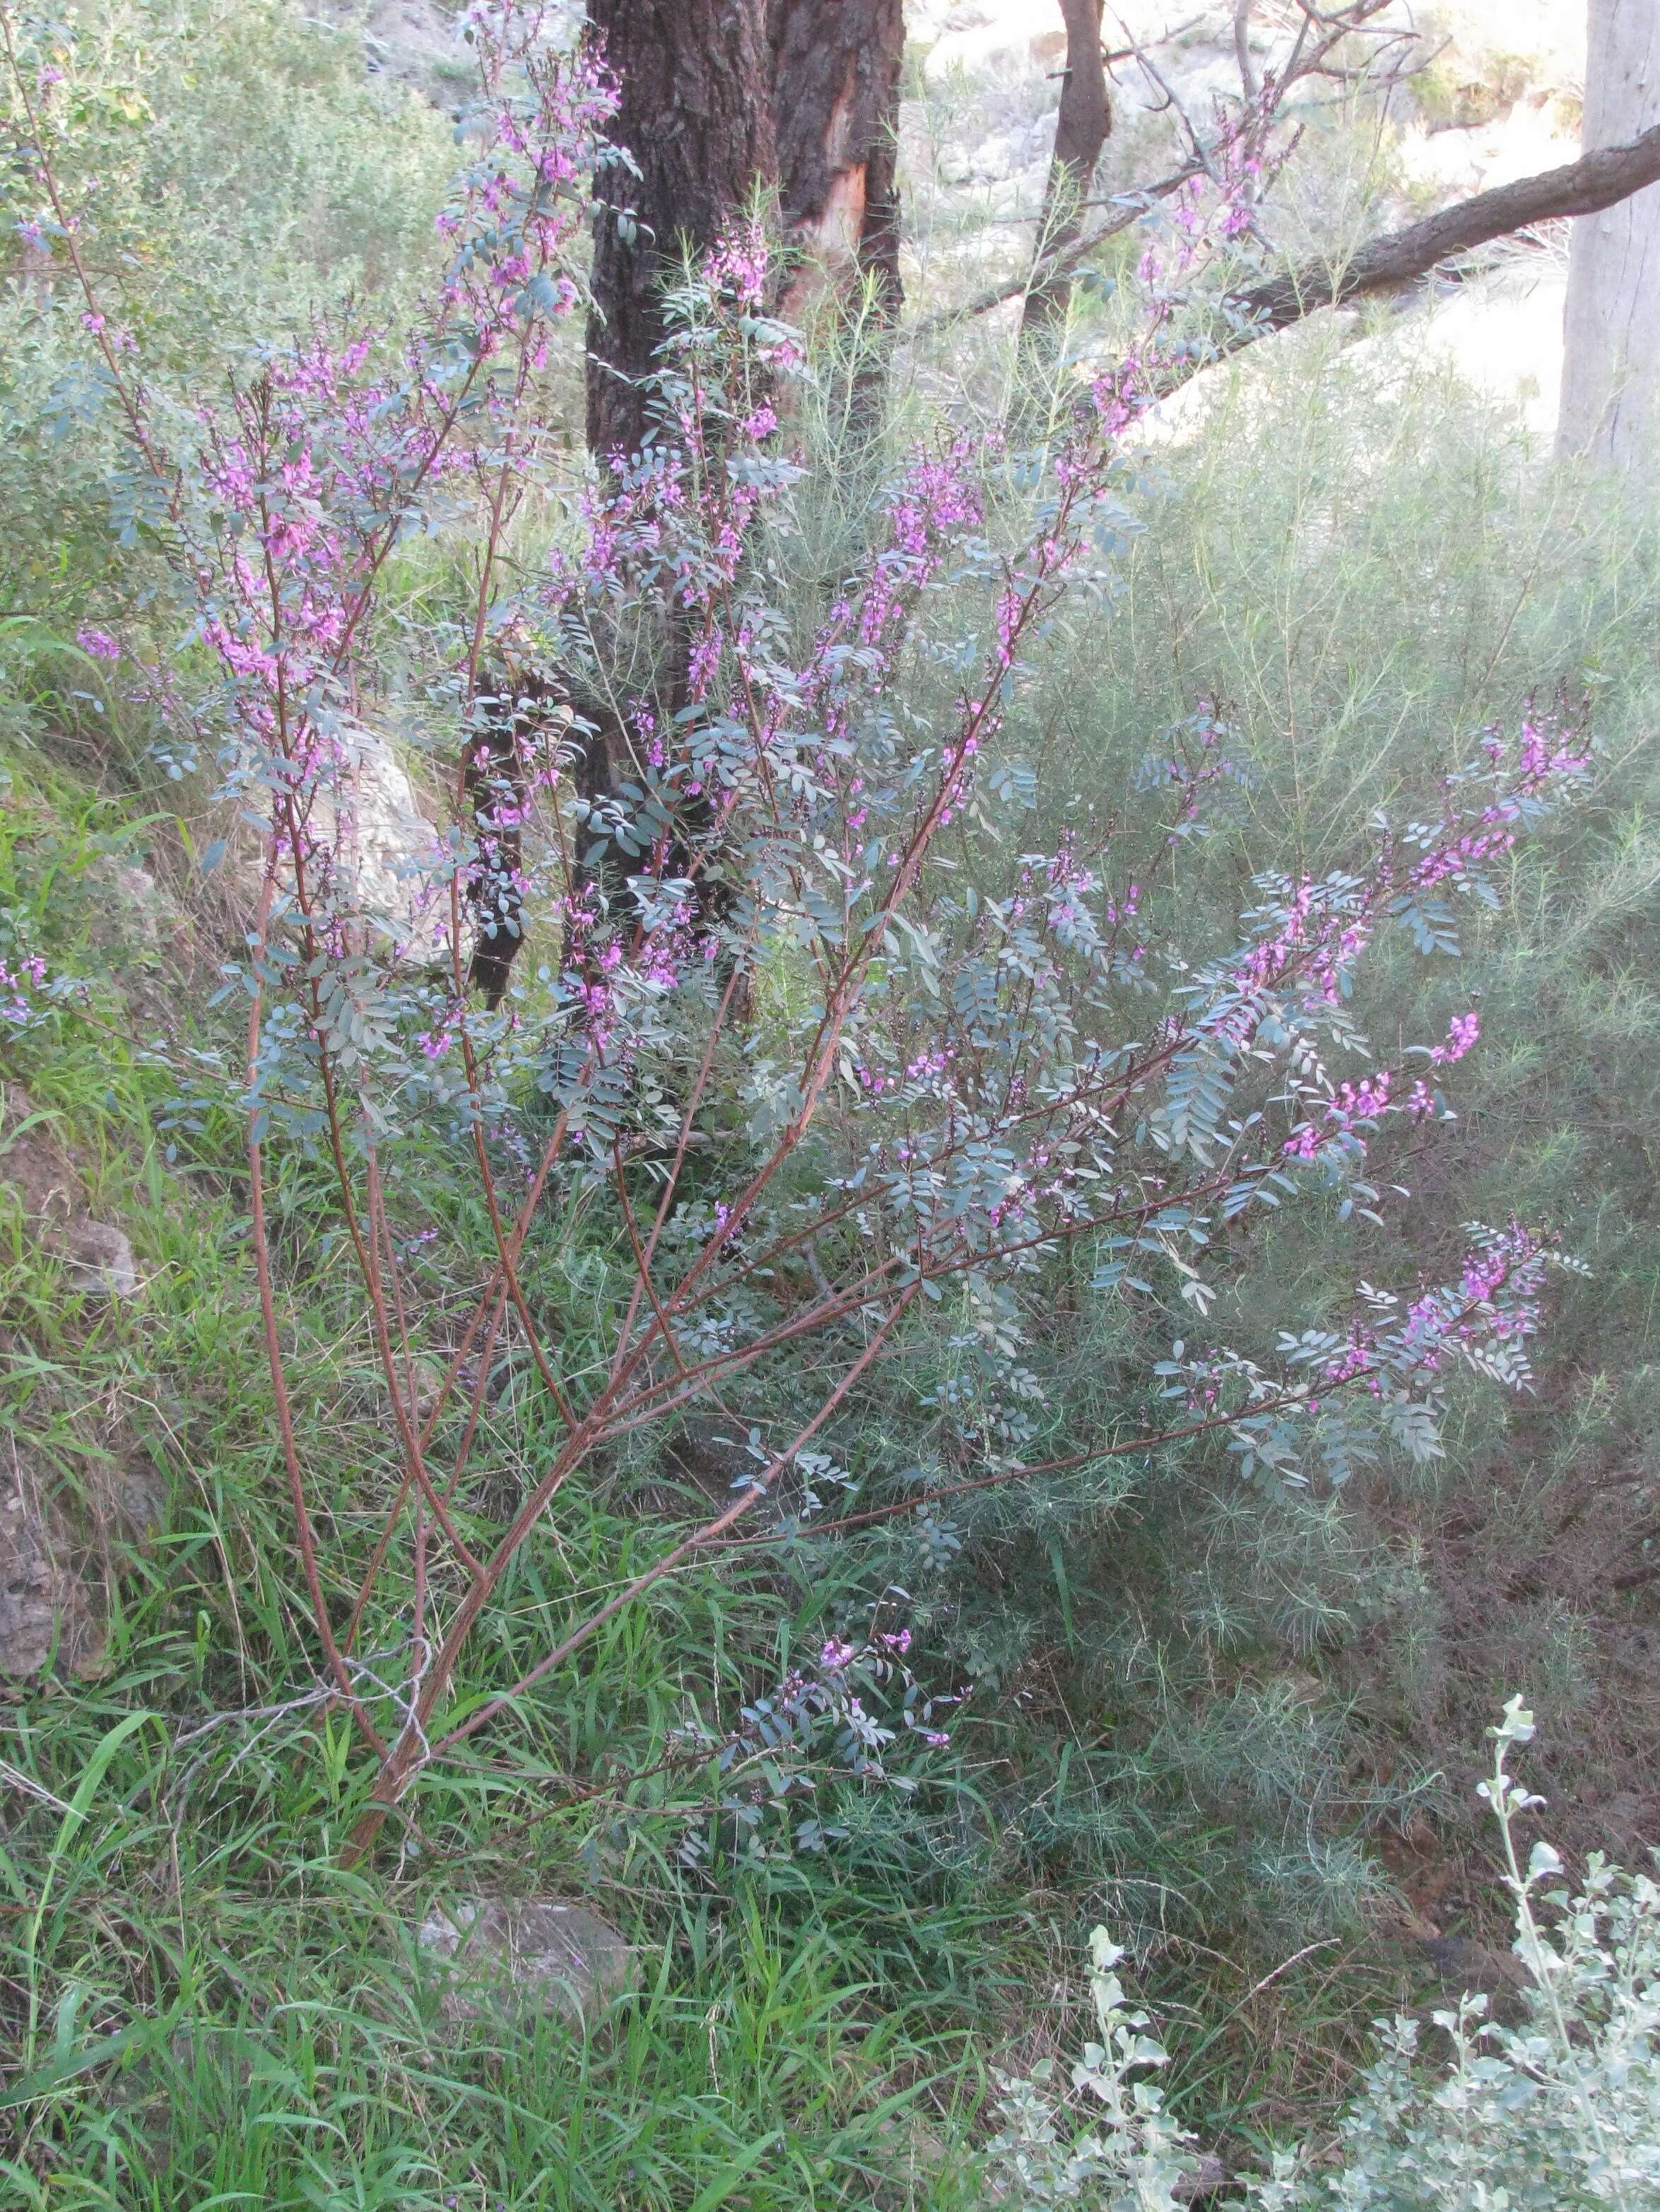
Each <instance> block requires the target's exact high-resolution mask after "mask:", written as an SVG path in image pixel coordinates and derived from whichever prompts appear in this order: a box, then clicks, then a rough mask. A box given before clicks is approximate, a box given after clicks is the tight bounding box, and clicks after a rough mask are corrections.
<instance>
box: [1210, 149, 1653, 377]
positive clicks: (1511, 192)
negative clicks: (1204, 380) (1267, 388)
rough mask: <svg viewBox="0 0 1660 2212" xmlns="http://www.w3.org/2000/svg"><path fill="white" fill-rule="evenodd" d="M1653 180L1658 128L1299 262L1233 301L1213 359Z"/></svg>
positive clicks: (1596, 207)
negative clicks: (1343, 256)
mask: <svg viewBox="0 0 1660 2212" xmlns="http://www.w3.org/2000/svg"><path fill="white" fill-rule="evenodd" d="M1657 181H1660V124H1657V125H1655V127H1654V128H1653V129H1652V130H1651V131H1645V132H1644V133H1643V135H1642V136H1641V137H1639V138H1634V139H1633V140H1632V141H1631V142H1630V143H1628V144H1627V145H1623V146H1600V147H1598V148H1597V149H1596V151H1595V152H1593V153H1590V154H1585V155H1581V157H1580V158H1579V160H1578V161H1568V162H1565V163H1564V164H1563V165H1562V167H1560V168H1557V169H1545V170H1541V172H1540V173H1539V174H1538V175H1536V176H1532V177H1523V178H1521V179H1518V180H1517V182H1516V183H1515V184H1511V185H1498V186H1496V187H1495V188H1494V189H1493V191H1487V192H1477V193H1475V195H1474V196H1473V197H1471V198H1469V199H1466V200H1458V201H1456V202H1455V203H1454V204H1453V205H1452V206H1451V207H1447V208H1442V209H1441V210H1439V211H1438V213H1437V214H1435V215H1432V216H1426V217H1425V218H1424V220H1423V221H1422V222H1414V223H1408V225H1407V227H1406V228H1405V229H1404V230H1395V231H1389V232H1387V233H1385V234H1384V235H1383V236H1382V237H1380V238H1374V239H1371V240H1368V241H1367V242H1366V244H1365V245H1364V246H1360V247H1359V249H1358V250H1357V251H1356V252H1354V253H1353V254H1352V255H1350V257H1349V258H1348V259H1347V261H1346V262H1344V263H1342V264H1340V265H1338V266H1336V267H1333V266H1332V265H1330V264H1327V263H1323V262H1320V263H1316V262H1305V263H1304V264H1303V266H1302V267H1301V268H1300V269H1294V270H1290V271H1288V272H1287V273H1286V275H1284V276H1275V277H1273V278H1270V279H1269V280H1268V282H1267V283H1262V284H1256V285H1253V286H1252V287H1251V289H1250V290H1249V291H1245V292H1237V293H1234V294H1232V295H1231V296H1230V297H1229V299H1228V301H1227V307H1228V311H1229V313H1230V315H1231V317H1232V318H1234V319H1235V321H1236V325H1237V327H1236V328H1235V329H1234V330H1233V331H1231V332H1230V333H1229V334H1228V336H1227V337H1225V339H1224V340H1223V342H1222V347H1221V350H1222V351H1223V352H1225V353H1231V352H1234V351H1237V349H1238V348H1240V347H1241V346H1244V345H1249V344H1250V343H1251V342H1252V341H1253V340H1254V339H1256V338H1259V337H1268V335H1269V334H1270V333H1271V332H1272V331H1280V330H1284V329H1286V327H1287V326H1288V325H1291V324H1292V323H1296V322H1300V321H1301V320H1302V319H1303V317H1304V316H1305V315H1310V314H1313V313H1316V311H1317V310H1318V309H1319V308H1322V307H1341V305H1342V304H1343V302H1344V301H1347V300H1353V299H1358V298H1359V297H1361V296H1362V295H1365V294H1367V293H1372V292H1389V291H1393V290H1395V289H1396V288H1397V287H1399V286H1402V285H1405V284H1411V283H1415V282H1416V281H1417V280H1418V279H1419V278H1420V277H1421V276H1428V274H1429V273H1430V271H1431V270H1432V269H1435V268H1437V267H1438V266H1439V264H1441V263H1442V262H1444V261H1449V260H1451V259H1452V258H1454V257H1455V256H1456V255H1457V254H1460V253H1468V252H1471V251H1472V250H1473V249H1474V248H1475V247H1476V246H1486V245H1488V244H1490V243H1491V241H1492V240H1494V239H1496V238H1506V237H1509V236H1511V234H1513V233H1515V232H1517V231H1520V230H1525V229H1527V228H1529V227H1530V226H1531V225H1533V224H1535V223H1541V222H1560V221H1563V220H1566V218H1568V217H1571V216H1584V215H1596V213H1598V212H1599V211H1600V210H1602V209H1603V208H1607V207H1613V206H1614V205H1615V204H1617V203H1618V202H1619V201H1620V200H1623V199H1627V198H1629V197H1630V196H1631V195H1632V193H1633V192H1639V191H1642V190H1643V189H1644V188H1645V186H1646V185H1651V184H1654V183H1656V182H1657ZM1203 365H1204V364H1203V362H1196V363H1195V367H1202V366H1203Z"/></svg>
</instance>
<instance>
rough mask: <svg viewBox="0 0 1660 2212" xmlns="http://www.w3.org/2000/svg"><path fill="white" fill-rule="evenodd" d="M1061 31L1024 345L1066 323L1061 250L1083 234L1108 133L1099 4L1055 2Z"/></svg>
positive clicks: (1068, 277) (1067, 281) (1066, 279)
mask: <svg viewBox="0 0 1660 2212" xmlns="http://www.w3.org/2000/svg"><path fill="white" fill-rule="evenodd" d="M1061 15H1062V16H1063V17H1064V19H1065V21H1066V26H1067V66H1066V73H1065V75H1064V76H1063V77H1062V79H1061V110H1060V112H1059V114H1058V115H1057V116H1056V117H1055V150H1054V153H1053V154H1052V155H1050V157H1049V182H1048V184H1047V185H1045V187H1044V190H1043V213H1042V214H1041V215H1040V216H1039V217H1038V220H1037V248H1036V251H1035V252H1034V255H1033V258H1032V276H1031V283H1030V285H1029V287H1028V289H1027V292H1026V304H1025V312H1024V313H1023V314H1022V317H1021V322H1020V328H1021V335H1022V336H1023V337H1031V335H1033V334H1034V333H1036V332H1037V331H1043V330H1046V329H1048V328H1049V327H1050V326H1051V325H1054V324H1055V323H1058V322H1063V321H1064V320H1065V319H1066V313H1067V307H1068V306H1069V304H1070V302H1071V300H1072V271H1071V269H1070V266H1069V265H1068V264H1067V260H1066V258H1065V257H1066V254H1067V248H1068V247H1069V246H1072V245H1073V244H1074V243H1075V241H1076V240H1078V238H1079V236H1080V235H1081V234H1082V231H1083V227H1084V202H1085V200H1086V199H1087V198H1088V197H1089V191H1090V186H1091V185H1092V184H1093V183H1094V181H1095V171H1096V165H1097V164H1098V162H1099V161H1100V159H1101V149H1102V148H1103V147H1104V145H1105V144H1106V143H1107V134H1108V133H1109V131H1110V130H1111V129H1112V107H1111V104H1110V101H1109V100H1108V98H1107V70H1106V63H1105V59H1104V56H1103V54H1102V51H1101V0H1061Z"/></svg>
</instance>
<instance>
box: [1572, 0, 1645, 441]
mask: <svg viewBox="0 0 1660 2212" xmlns="http://www.w3.org/2000/svg"><path fill="white" fill-rule="evenodd" d="M1657 123H1660V0H1590V17H1589V23H1588V39H1587V46H1586V57H1585V121H1584V145H1585V149H1586V150H1587V152H1589V151H1590V149H1592V148H1594V147H1598V146H1608V145H1613V144H1615V143H1619V142H1620V141H1621V140H1627V139H1633V138H1636V137H1639V135H1640V134H1641V133H1642V132H1643V131H1646V130H1649V129H1650V128H1651V126H1652V125H1655V124H1657ZM1557 443H1558V447H1559V449H1560V451H1561V452H1563V453H1584V454H1588V455H1589V456H1590V458H1591V459H1593V460H1596V461H1598V462H1601V463H1602V465H1604V466H1605V467H1608V468H1611V469H1617V470H1619V471H1620V472H1621V473H1622V474H1623V475H1625V476H1627V477H1629V478H1631V479H1632V480H1633V481H1634V482H1640V483H1654V482H1655V481H1656V480H1657V477H1660V185H1650V186H1649V187H1648V189H1647V190H1646V191H1640V192H1636V193H1633V195H1632V197H1630V198H1629V199H1626V200H1621V201H1620V203H1619V204H1617V205H1616V206H1614V207H1610V208H1605V209H1603V210H1602V212H1601V213H1600V214H1597V215H1589V216H1580V217H1579V218H1578V221H1577V222H1575V224H1574V226H1573V236H1572V246H1571V247H1570V250H1569V257H1568V297H1567V308H1566V314H1565V316H1564V320H1563V360H1562V407H1561V415H1560V420H1559V423H1558V428H1557Z"/></svg>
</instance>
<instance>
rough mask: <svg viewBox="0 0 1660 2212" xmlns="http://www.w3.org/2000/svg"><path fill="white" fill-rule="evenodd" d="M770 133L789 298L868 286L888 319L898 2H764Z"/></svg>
mask: <svg viewBox="0 0 1660 2212" xmlns="http://www.w3.org/2000/svg"><path fill="white" fill-rule="evenodd" d="M768 40H769V48H770V65H771V84H772V116H773V131H774V136H775V142H776V145H777V150H778V184H779V202H780V210H781V214H782V216H783V220H784V223H785V226H786V228H787V230H788V232H789V234H790V235H791V237H792V238H793V239H794V241H795V242H796V243H797V244H798V245H799V246H800V247H801V248H802V249H803V251H804V252H805V254H806V266H805V268H804V270H803V274H802V276H801V278H800V279H799V280H798V283H797V285H796V287H794V289H793V293H792V298H791V301H790V302H789V303H788V304H789V305H790V306H791V307H796V306H799V305H800V301H801V300H802V298H803V297H805V296H806V293H807V292H808V291H810V289H812V287H813V286H815V285H816V284H818V283H830V284H831V285H833V286H834V287H835V288H836V289H837V290H838V291H847V290H848V289H851V287H852V286H854V284H856V283H859V282H860V280H861V279H865V278H873V279H874V280H875V292H876V305H877V310H878V313H879V317H880V319H882V320H884V321H885V322H891V321H892V320H893V319H894V318H895V317H896V316H897V313H898V310H899V307H900V304H901V301H902V299H903V293H902V291H901V288H900V282H899V191H898V182H897V173H896V170H897V137H898V125H899V82H900V70H901V65H902V64H903V59H904V51H905V22H904V7H903V0H769V8H768Z"/></svg>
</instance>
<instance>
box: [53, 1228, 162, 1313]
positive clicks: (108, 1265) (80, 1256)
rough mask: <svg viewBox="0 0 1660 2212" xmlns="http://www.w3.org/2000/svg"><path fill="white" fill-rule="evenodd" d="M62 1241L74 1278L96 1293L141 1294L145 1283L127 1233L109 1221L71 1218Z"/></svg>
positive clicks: (75, 1283) (75, 1282)
mask: <svg viewBox="0 0 1660 2212" xmlns="http://www.w3.org/2000/svg"><path fill="white" fill-rule="evenodd" d="M58 1241H59V1243H61V1244H62V1246H63V1249H64V1257H65V1259H66V1260H67V1261H69V1272H70V1283H71V1284H72V1285H73V1286H74V1287H75V1289H76V1290H77V1291H85V1292H86V1293H87V1294H88V1296H90V1297H106V1298H131V1297H137V1295H138V1292H139V1290H140V1288H141V1287H142V1285H141V1282H140V1278H139V1273H138V1262H137V1259H136V1258H135V1257H134V1256H133V1249H132V1246H131V1243H129V1242H128V1240H127V1238H126V1237H125V1234H124V1233H123V1232H122V1231H120V1230H119V1229H117V1228H115V1227H114V1226H113V1225H112V1224H111V1223H110V1222H107V1221H71V1222H70V1223H69V1224H68V1225H67V1226H66V1227H65V1228H64V1229H63V1230H62V1231H59V1235H58Z"/></svg>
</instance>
